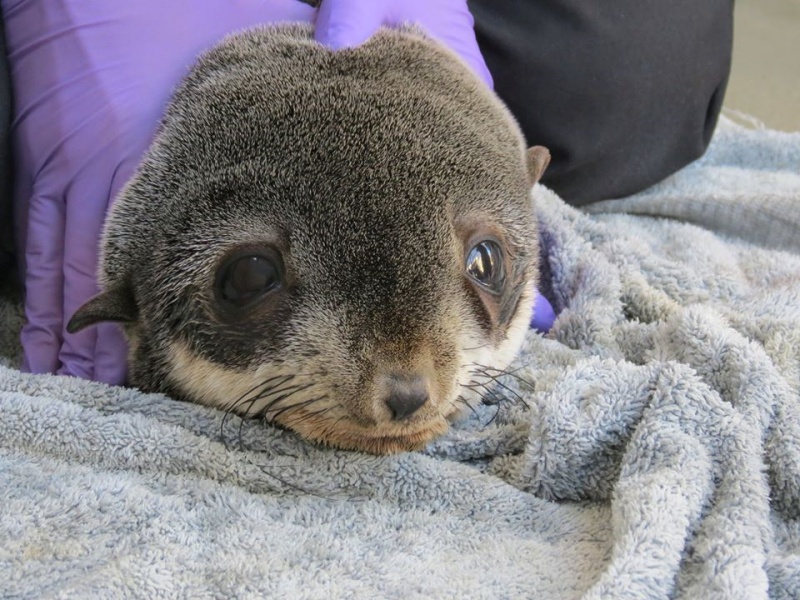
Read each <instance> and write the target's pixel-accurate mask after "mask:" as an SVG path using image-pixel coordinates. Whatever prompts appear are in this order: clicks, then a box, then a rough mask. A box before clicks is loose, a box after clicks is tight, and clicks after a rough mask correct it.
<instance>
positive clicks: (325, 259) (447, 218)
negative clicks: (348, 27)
mask: <svg viewBox="0 0 800 600" xmlns="http://www.w3.org/2000/svg"><path fill="white" fill-rule="evenodd" d="M548 159H549V154H548V153H547V151H546V150H545V149H543V148H534V149H532V150H531V151H529V152H526V149H525V144H524V141H523V137H522V134H521V133H520V130H519V129H518V127H517V124H516V122H515V121H514V119H513V118H512V116H511V115H510V113H509V112H508V110H507V109H506V108H505V107H504V106H503V104H502V103H501V102H500V101H499V100H498V99H497V98H496V97H495V95H494V94H493V93H492V92H491V91H490V90H489V89H487V88H486V86H485V85H484V84H483V83H482V82H481V81H480V80H479V79H478V78H477V77H476V76H474V75H473V74H472V73H471V72H470V71H469V69H468V68H467V67H466V66H465V65H464V64H463V63H462V62H461V61H460V59H458V58H457V57H456V55H455V54H453V53H452V52H450V51H449V50H446V49H444V48H442V47H441V46H440V45H439V44H438V43H435V42H434V41H432V40H430V39H429V38H427V37H425V36H424V35H423V34H422V33H421V32H419V31H418V30H409V29H404V30H402V31H390V30H382V31H380V32H379V33H378V34H377V35H375V36H374V37H373V38H372V39H371V40H370V41H368V42H367V43H365V44H364V45H363V46H359V47H358V48H354V49H348V50H341V51H337V52H332V51H330V50H329V49H327V48H325V47H323V46H321V45H318V44H317V43H316V42H314V41H313V34H312V30H311V29H310V28H309V27H307V26H300V25H292V26H280V27H268V28H259V29H255V30H251V31H248V32H245V33H241V34H237V35H234V36H232V37H229V38H227V39H225V40H224V41H223V42H222V43H220V44H219V45H218V46H216V47H215V48H213V49H212V50H210V51H209V52H207V53H206V54H205V55H203V56H202V57H201V58H200V59H199V62H198V63H197V64H196V66H195V67H194V68H193V70H192V71H191V73H190V74H189V75H188V76H187V77H186V78H185V80H184V81H183V82H182V84H181V86H180V87H179V89H178V90H177V92H176V93H175V95H174V98H173V100H172V102H171V104H170V106H169V107H168V110H167V111H166V114H165V116H164V118H163V121H162V124H161V127H160V129H159V132H158V134H157V137H156V139H155V141H154V143H153V144H152V147H151V148H150V150H149V151H148V153H147V155H146V156H145V158H144V159H143V162H142V163H141V165H140V167H139V169H138V171H137V173H136V174H135V176H134V177H133V178H132V180H131V181H130V182H129V183H128V185H127V186H126V188H125V189H124V190H123V191H122V192H121V194H120V196H119V197H118V199H117V200H116V203H115V204H114V206H113V209H112V210H111V213H110V215H109V218H108V220H107V223H106V229H105V234H104V240H103V253H102V258H101V285H102V288H103V290H104V291H103V292H102V293H101V294H100V295H99V296H97V297H95V298H93V299H92V300H90V301H89V302H87V303H86V304H85V305H84V306H83V307H81V309H80V310H79V311H78V312H77V313H76V314H75V316H74V317H73V319H72V321H71V322H70V324H69V330H70V331H76V330H78V329H81V328H83V327H86V326H88V325H91V324H93V323H97V322H99V321H109V320H110V321H121V322H123V323H124V324H125V329H126V332H127V336H128V338H129V340H130V360H129V362H130V382H131V383H132V384H133V385H135V386H137V387H139V388H140V389H142V390H144V391H158V392H165V393H167V394H169V395H171V396H173V397H176V398H180V399H185V400H190V401H193V402H198V403H202V404H205V405H208V406H213V407H218V408H220V409H224V410H231V411H234V412H236V413H239V414H240V415H243V416H263V417H264V418H265V419H266V420H267V421H268V422H272V423H276V424H279V425H282V426H285V427H288V428H290V429H293V430H295V431H296V432H297V433H299V434H300V435H302V436H304V437H305V438H308V439H310V440H315V441H319V442H324V443H327V444H331V445H334V446H338V447H341V448H347V449H357V450H364V451H368V452H374V453H390V452H398V451H403V450H414V449H419V448H422V447H423V446H424V445H425V444H426V443H427V442H429V441H430V440H432V439H433V438H435V437H436V436H438V435H440V434H442V433H443V432H445V431H446V430H447V428H448V418H449V417H451V416H453V415H455V414H456V413H459V412H460V411H461V410H462V409H463V408H464V407H465V405H466V404H467V403H468V402H475V401H478V400H479V399H480V392H481V391H485V390H484V388H482V387H481V386H482V385H485V384H487V382H489V380H490V376H491V375H496V374H497V373H498V372H499V370H502V369H504V368H506V367H507V366H508V364H509V363H510V362H511V360H512V359H513V357H514V355H515V354H516V352H517V351H518V349H519V347H520V345H521V343H522V341H523V337H524V336H525V334H526V332H527V330H528V322H529V319H530V316H531V310H532V304H533V301H534V285H535V284H536V280H537V273H538V263H537V260H538V259H537V256H538V252H537V232H536V223H535V221H534V217H533V214H532V206H531V186H532V184H533V183H534V182H535V181H537V180H538V179H539V176H540V175H541V173H542V171H543V169H544V168H545V166H546V164H547V162H548Z"/></svg>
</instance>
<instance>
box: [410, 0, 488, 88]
mask: <svg viewBox="0 0 800 600" xmlns="http://www.w3.org/2000/svg"><path fill="white" fill-rule="evenodd" d="M429 10H430V9H429ZM437 10H438V11H439V13H440V14H437V15H436V16H434V15H433V13H430V12H429V13H427V14H428V15H429V17H428V18H429V19H430V20H431V21H432V22H430V23H429V22H427V20H425V21H421V22H419V25H420V26H422V28H423V29H425V30H426V31H427V32H428V33H429V34H430V35H431V37H433V38H435V39H437V40H439V41H440V42H442V43H443V44H444V45H445V46H447V47H448V48H450V49H451V50H452V51H453V52H455V53H456V54H458V55H459V56H460V57H461V59H462V60H463V61H464V62H466V63H467V65H468V66H469V67H470V68H471V69H472V72H473V73H475V74H476V75H477V76H478V77H480V78H481V79H482V80H483V81H484V82H486V84H487V85H488V86H489V87H492V86H493V80H492V75H491V73H490V72H489V68H488V67H487V66H486V62H485V61H484V60H483V55H482V54H481V50H480V48H479V47H478V40H477V38H476V37H475V19H474V18H473V16H472V13H471V12H470V11H469V8H467V6H466V3H464V5H463V6H462V7H461V9H460V10H455V9H453V7H451V6H447V7H446V6H443V5H438V8H437ZM442 13H444V14H442ZM399 24H400V23H398V25H399ZM434 25H435V26H434Z"/></svg>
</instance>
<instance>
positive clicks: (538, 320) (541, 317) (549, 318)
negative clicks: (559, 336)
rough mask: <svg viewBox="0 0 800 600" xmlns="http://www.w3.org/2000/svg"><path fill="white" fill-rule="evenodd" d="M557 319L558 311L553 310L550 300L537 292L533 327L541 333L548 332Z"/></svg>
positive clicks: (532, 319) (532, 321) (532, 320)
mask: <svg viewBox="0 0 800 600" xmlns="http://www.w3.org/2000/svg"><path fill="white" fill-rule="evenodd" d="M555 320H556V311H554V310H553V307H552V306H551V305H550V302H549V301H548V300H547V298H545V297H544V296H542V295H541V294H540V293H539V292H536V300H535V303H534V306H533V317H532V318H531V325H530V326H531V329H535V330H536V331H538V332H539V333H547V332H548V331H550V329H551V328H552V327H553V323H554V322H555Z"/></svg>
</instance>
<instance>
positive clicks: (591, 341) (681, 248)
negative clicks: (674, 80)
mask: <svg viewBox="0 0 800 600" xmlns="http://www.w3.org/2000/svg"><path fill="white" fill-rule="evenodd" d="M798 153H800V135H794V136H777V135H775V134H771V133H766V132H758V133H754V132H750V131H745V130H742V129H740V128H737V127H734V126H731V125H730V124H728V123H725V124H723V125H722V127H721V130H720V131H719V133H718V135H717V138H716V141H715V143H714V144H713V146H712V149H711V151H710V154H709V155H708V156H707V157H706V158H705V159H704V160H703V161H702V162H701V163H699V164H697V165H694V166H692V167H690V168H689V169H687V170H686V171H685V172H683V173H681V174H679V175H676V176H675V177H673V178H671V179H670V180H669V181H667V182H665V183H664V184H662V185H661V186H659V188H658V190H656V191H650V192H648V193H646V194H642V195H640V196H639V200H636V202H639V203H640V205H641V204H645V203H646V199H647V198H653V197H657V198H658V199H663V198H666V197H667V196H669V197H672V198H676V199H687V200H688V199H691V200H692V201H695V202H698V203H700V204H703V203H705V202H706V201H707V200H709V199H712V200H713V199H714V198H718V197H720V196H719V194H720V192H718V190H719V189H720V187H721V186H723V185H727V184H726V183H725V180H726V178H728V177H730V178H734V179H735V181H736V182H737V183H736V186H735V187H736V194H733V193H730V194H728V195H726V196H725V198H726V202H729V203H730V204H731V206H733V207H736V210H744V205H747V204H751V203H755V202H759V203H761V202H762V201H763V199H764V198H765V197H770V198H777V199H778V200H779V201H780V202H783V203H785V206H786V210H787V213H786V214H783V215H774V220H777V221H781V223H782V224H781V225H780V227H781V228H782V227H784V225H785V222H784V221H782V220H781V219H782V218H783V217H787V216H788V217H792V218H794V217H796V215H797V214H800V163H798V162H797V160H796V158H797V157H798V156H799V155H800V154H798ZM792 157H794V158H792ZM778 179H779V180H780V182H781V184H780V185H776V184H775V182H776V181H777V180H778ZM539 198H540V201H539V204H538V207H537V212H538V213H539V215H540V219H541V225H542V242H543V246H544V248H545V251H546V254H547V258H546V261H545V262H546V265H547V267H549V271H550V273H549V276H550V278H551V279H552V289H551V290H549V291H548V293H549V294H550V295H551V299H552V300H553V301H554V302H555V304H556V307H557V308H559V309H561V310H562V313H561V316H560V318H559V319H558V321H557V322H556V324H555V326H554V328H553V330H552V331H551V333H550V334H549V335H548V337H541V336H539V335H536V334H531V336H530V339H529V341H528V343H527V345H526V347H525V350H524V352H523V355H522V356H521V358H520V360H519V364H518V365H517V367H515V368H518V369H519V370H518V371H516V372H515V373H514V376H508V377H505V378H503V379H502V380H501V382H502V385H501V386H499V387H498V388H497V389H496V390H495V392H494V394H493V395H491V397H490V398H489V399H491V398H494V399H496V400H498V401H499V404H497V405H486V406H482V407H481V408H479V409H477V410H476V411H475V413H474V414H471V415H469V417H468V418H467V419H466V420H465V421H463V422H462V423H460V424H458V425H457V426H455V427H454V428H453V430H452V431H451V432H450V433H449V434H448V435H447V436H446V437H444V438H442V439H440V440H438V441H437V442H435V443H433V444H432V445H431V446H430V447H429V448H428V450H427V451H426V452H425V453H418V454H403V455H398V456H392V457H374V456H368V455H363V454H358V453H351V452H342V451H335V450H328V449H322V448H317V447H314V446H312V445H309V444H307V443H305V442H302V441H300V440H299V439H298V438H297V437H296V436H295V435H294V434H292V433H289V432H285V431H280V430H277V429H274V428H271V427H267V426H264V425H263V424H261V423H258V422H245V423H243V424H242V423H240V422H239V421H238V419H236V418H229V419H228V420H227V421H224V420H223V415H222V413H220V412H217V411H214V410H210V409H207V408H203V407H199V406H193V405H188V404H182V403H179V402H175V401H172V400H170V399H168V398H165V397H162V396H158V395H143V394H140V393H138V392H136V391H134V390H125V389H119V388H109V387H106V386H104V385H100V384H92V383H87V382H84V381H79V380H75V379H66V378H57V377H52V376H29V375H23V374H20V373H19V372H17V371H15V370H13V369H12V368H4V367H0V490H2V498H1V499H0V539H2V543H1V544H0V596H2V597H26V598H39V597H74V598H90V597H112V596H118V597H133V596H138V597H145V598H152V597H168V596H169V597H176V596H177V597H191V598H204V597H233V596H235V597H262V596H276V597H287V598H345V597H360V598H439V597H441V598H446V597H450V598H492V599H494V598H523V597H536V598H579V597H583V598H598V599H599V598H631V599H641V598H666V597H677V598H689V599H694V598H742V599H747V600H753V599H758V598H766V597H772V598H787V599H788V598H798V597H800V254H791V253H789V252H779V251H775V250H766V249H760V248H758V247H756V246H753V245H749V244H748V243H745V242H742V241H737V240H735V239H727V240H726V239H722V238H721V237H719V236H718V235H716V234H714V233H711V232H709V231H706V230H703V229H700V228H699V227H696V226H694V225H690V224H684V223H681V222H677V221H674V220H656V219H653V218H650V217H642V216H628V215H613V214H612V215H604V216H586V215H584V214H582V213H580V212H578V211H576V210H573V209H571V208H569V207H567V206H566V205H564V204H563V203H562V202H561V201H560V200H559V199H558V198H557V197H555V195H553V194H552V193H549V192H547V191H546V190H541V193H540V196H539ZM706 214H713V213H710V212H709V213H706ZM766 214H772V213H766ZM770 219H771V220H772V219H773V218H772V217H770ZM716 224H717V223H716V222H711V223H710V225H712V226H714V225H716ZM765 225H766V226H772V225H773V223H765ZM776 227H778V226H777V225H776ZM721 229H724V230H725V231H726V232H727V233H729V234H730V233H733V232H732V231H731V230H730V229H729V228H728V227H727V226H725V227H722V228H721ZM777 230H778V229H776V230H775V231H777ZM775 235H776V236H777V234H775ZM787 235H788V239H789V242H792V241H793V240H794V242H796V240H797V236H800V231H798V229H797V228H796V227H795V229H794V234H793V235H794V237H793V235H792V233H791V231H789V233H788V234H787ZM2 310H3V313H2V321H1V322H2V323H3V328H4V330H3V331H2V332H0V333H1V334H2V335H0V340H2V345H0V350H2V351H3V353H4V354H5V356H6V357H8V361H9V362H10V363H11V364H14V363H15V361H17V360H18V354H17V350H16V348H15V344H14V342H13V340H15V339H16V337H15V336H16V333H17V328H18V326H19V312H18V308H17V304H16V303H15V302H14V300H6V301H5V304H4V305H3V306H2ZM523 400H524V402H523ZM240 433H241V435H240ZM240 440H241V441H240Z"/></svg>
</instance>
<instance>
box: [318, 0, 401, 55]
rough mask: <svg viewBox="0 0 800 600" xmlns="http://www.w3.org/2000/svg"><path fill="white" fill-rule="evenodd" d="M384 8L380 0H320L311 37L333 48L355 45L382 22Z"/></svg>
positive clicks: (364, 39)
mask: <svg viewBox="0 0 800 600" xmlns="http://www.w3.org/2000/svg"><path fill="white" fill-rule="evenodd" d="M384 11H385V6H384V3H383V2H381V1H379V0H375V1H373V2H366V3H365V2H359V0H323V2H322V4H321V5H320V7H319V12H318V13H317V20H316V25H315V30H314V38H315V39H316V40H317V41H318V42H319V43H321V44H325V45H326V46H328V47H330V48H332V49H333V50H339V49H341V48H351V47H353V46H358V45H360V44H363V43H364V42H366V41H367V40H368V39H369V38H370V37H372V34H373V33H375V32H376V31H377V30H378V29H379V28H380V27H381V25H383V21H384Z"/></svg>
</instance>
